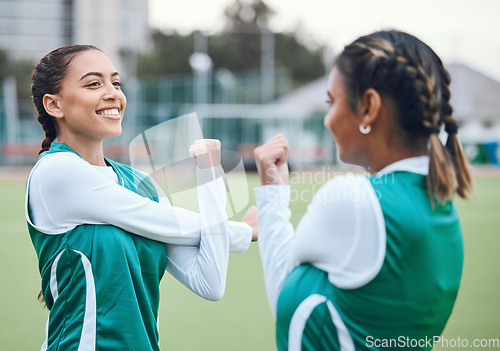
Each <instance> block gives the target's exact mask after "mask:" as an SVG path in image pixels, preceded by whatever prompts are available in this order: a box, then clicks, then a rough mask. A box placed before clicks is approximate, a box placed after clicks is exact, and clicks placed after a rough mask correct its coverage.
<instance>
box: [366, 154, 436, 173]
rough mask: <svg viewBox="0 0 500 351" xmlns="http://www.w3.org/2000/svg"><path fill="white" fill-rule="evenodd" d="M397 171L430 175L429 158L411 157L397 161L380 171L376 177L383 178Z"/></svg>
mask: <svg viewBox="0 0 500 351" xmlns="http://www.w3.org/2000/svg"><path fill="white" fill-rule="evenodd" d="M396 171H406V172H411V173H416V174H421V175H425V176H426V175H427V174H428V173H429V156H417V157H409V158H405V159H403V160H400V161H396V162H394V163H391V164H390V165H388V166H386V167H385V168H383V169H382V170H380V171H379V172H378V173H377V174H376V176H377V177H379V176H383V175H386V174H389V173H392V172H396Z"/></svg>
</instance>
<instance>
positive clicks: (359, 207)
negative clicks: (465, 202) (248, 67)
mask: <svg viewBox="0 0 500 351" xmlns="http://www.w3.org/2000/svg"><path fill="white" fill-rule="evenodd" d="M427 164H428V158H427V157H422V158H414V159H407V160H403V161H400V162H399V163H395V164H393V165H390V166H389V167H387V168H386V169H385V170H383V171H381V172H380V173H379V174H377V175H376V176H373V177H369V178H368V177H364V176H353V175H351V176H339V177H336V178H334V179H333V180H332V181H330V182H329V183H327V184H325V185H324V186H323V187H322V189H320V190H319V191H318V193H317V194H316V196H315V198H314V200H313V201H312V203H311V204H310V205H309V207H308V210H307V213H306V214H305V215H304V217H303V219H302V220H301V222H300V223H299V225H298V226H297V230H296V231H295V234H294V233H293V228H291V226H290V224H289V223H288V220H287V216H288V215H289V210H288V209H287V208H286V206H288V199H289V195H287V193H288V192H289V189H287V187H285V186H270V187H269V186H264V187H261V188H259V189H257V190H256V197H257V204H258V210H259V213H258V215H259V248H260V249H261V256H262V260H263V265H264V275H265V278H266V288H267V291H268V297H269V301H270V304H271V309H272V310H273V312H274V313H275V316H276V323H277V324H276V338H277V344H278V349H279V350H382V349H383V350H388V349H391V350H399V349H403V348H405V347H410V348H412V349H422V350H430V349H431V348H432V341H433V338H434V337H435V336H439V335H440V334H441V332H442V331H443V329H444V327H445V325H446V322H447V320H448V318H449V316H450V315H451V312H452V309H453V305H454V302H455V299H456V296H457V292H458V288H459V285H460V279H461V273H462V265H463V242H462V231H461V227H460V223H459V219H458V214H457V211H456V209H455V207H454V205H453V204H452V203H447V204H445V205H444V206H441V205H439V204H437V205H436V208H435V209H432V207H431V204H430V201H429V199H428V195H427V188H426V182H425V177H426V175H425V174H426V170H427V169H426V167H425V165H427ZM266 188H267V189H266ZM276 199H279V200H278V201H276ZM261 211H262V212H261ZM276 218H278V219H279V221H281V224H280V223H277V221H276V220H274V221H273V219H276Z"/></svg>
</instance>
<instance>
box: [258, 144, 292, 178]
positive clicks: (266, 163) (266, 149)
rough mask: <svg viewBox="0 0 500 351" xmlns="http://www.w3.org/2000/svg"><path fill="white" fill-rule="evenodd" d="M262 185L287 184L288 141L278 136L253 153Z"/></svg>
mask: <svg viewBox="0 0 500 351" xmlns="http://www.w3.org/2000/svg"><path fill="white" fill-rule="evenodd" d="M253 155H254V156H255V162H256V164H257V170H258V171H259V177H260V181H261V183H262V185H266V184H288V174H289V171H288V165H287V159H288V141H287V140H286V138H285V137H284V136H283V134H278V135H276V136H275V137H274V138H272V139H271V140H269V141H268V142H267V143H265V144H263V145H261V146H259V147H256V148H255V150H254V151H253Z"/></svg>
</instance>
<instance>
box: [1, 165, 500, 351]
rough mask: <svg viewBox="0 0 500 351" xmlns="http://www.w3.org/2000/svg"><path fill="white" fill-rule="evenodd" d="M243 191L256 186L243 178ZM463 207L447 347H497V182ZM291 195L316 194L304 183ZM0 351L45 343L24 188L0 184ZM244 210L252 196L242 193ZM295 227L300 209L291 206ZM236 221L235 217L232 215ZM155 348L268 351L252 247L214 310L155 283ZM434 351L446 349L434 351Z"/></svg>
mask: <svg viewBox="0 0 500 351" xmlns="http://www.w3.org/2000/svg"><path fill="white" fill-rule="evenodd" d="M248 180H249V187H250V188H252V187H253V186H256V185H257V184H258V179H257V177H256V175H255V174H250V175H249V178H248ZM475 185H476V191H475V194H474V196H473V198H472V199H471V200H470V201H462V200H457V206H458V209H459V212H460V215H461V220H462V225H463V229H464V236H465V266H464V273H463V280H462V285H461V288H460V292H459V296H458V299H457V303H456V305H455V309H454V312H453V314H452V316H451V318H450V320H449V322H448V325H447V327H446V330H445V332H444V334H443V337H444V338H447V339H457V338H458V337H459V338H460V339H467V340H470V342H472V340H474V339H483V338H486V339H500V294H499V290H500V255H498V252H497V248H499V247H500V178H498V177H497V178H478V179H476V180H475ZM292 187H293V188H294V189H295V190H297V193H303V194H308V195H307V197H310V196H312V193H313V192H315V191H316V190H318V188H319V184H316V183H310V182H308V181H305V182H302V183H295V184H293V186H292ZM0 194H1V200H2V201H1V203H0V228H1V229H0V233H1V236H2V239H3V240H2V245H0V267H1V268H0V274H1V275H0V281H1V282H2V285H1V288H0V301H1V307H0V349H2V350H8V351H10V350H36V349H39V348H40V346H41V344H42V343H43V341H44V338H45V322H46V318H47V313H48V312H47V310H46V309H44V308H43V307H42V305H41V304H40V303H39V302H38V301H37V299H36V296H37V294H38V292H39V290H40V277H39V275H38V269H37V260H36V255H35V251H34V249H33V247H32V245H31V242H30V239H29V235H28V232H27V228H26V223H25V220H24V180H9V181H5V180H4V181H0ZM250 197H251V202H253V192H252V191H250ZM291 208H292V212H293V213H294V216H293V218H292V222H293V223H294V224H296V223H297V222H298V220H299V219H300V217H301V216H302V214H303V213H304V212H305V210H306V208H307V202H306V201H294V202H292V204H291ZM240 216H241V215H240ZM161 290H162V293H161V306H160V335H161V338H160V343H161V348H162V349H164V350H170V351H177V350H190V351H191V350H217V351H225V350H263V351H266V350H275V349H276V347H275V344H274V321H273V319H272V316H271V312H270V310H269V307H268V302H267V298H266V293H265V287H264V279H263V275H262V266H261V263H260V257H259V252H258V247H257V244H256V243H254V244H252V245H251V248H250V249H249V251H248V252H246V253H244V254H231V256H230V261H229V272H228V279H227V288H226V294H225V296H224V298H223V299H222V300H221V301H219V302H209V301H205V300H203V299H201V298H199V297H197V296H196V295H194V294H193V293H191V292H190V291H189V290H187V289H186V288H185V287H183V286H182V285H181V284H179V283H178V282H176V281H175V280H174V279H173V278H171V277H170V276H168V274H166V275H165V277H164V279H163V281H162V283H161ZM435 349H436V350H440V349H442V350H446V349H447V348H439V347H436V348H435Z"/></svg>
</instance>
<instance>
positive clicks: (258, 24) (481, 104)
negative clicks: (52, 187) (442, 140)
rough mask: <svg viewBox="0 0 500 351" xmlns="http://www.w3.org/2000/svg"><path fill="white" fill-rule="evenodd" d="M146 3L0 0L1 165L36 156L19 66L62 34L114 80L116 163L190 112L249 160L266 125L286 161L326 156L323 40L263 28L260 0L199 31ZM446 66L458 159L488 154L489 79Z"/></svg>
mask: <svg viewBox="0 0 500 351" xmlns="http://www.w3.org/2000/svg"><path fill="white" fill-rule="evenodd" d="M96 8H99V11H95V9H96ZM148 9H149V7H148V1H142V0H107V1H105V2H102V1H98V0H85V1H84V0H51V1H48V2H42V1H30V0H16V1H14V0H1V1H0V81H1V82H0V166H18V165H31V164H33V162H34V161H35V160H36V157H37V153H38V149H39V145H40V142H41V140H42V139H43V134H42V130H41V127H40V126H39V125H38V123H36V121H35V118H36V116H35V113H34V108H33V106H32V103H31V99H30V92H29V76H30V73H31V70H32V68H33V65H34V64H35V63H36V62H37V61H38V60H39V59H40V58H41V57H42V56H43V55H44V54H46V53H47V52H49V51H50V50H52V49H54V48H56V47H59V46H62V45H66V44H71V43H90V44H94V45H96V46H98V47H99V48H101V49H102V50H103V51H104V52H105V53H106V54H108V56H109V57H110V58H111V59H112V61H113V62H114V64H115V66H116V67H117V69H118V70H119V72H120V74H121V76H122V81H123V83H124V84H125V86H124V91H125V93H126V95H127V98H128V107H127V111H126V113H125V119H124V132H123V135H122V136H120V137H119V138H116V139H113V140H110V141H108V142H107V144H106V153H107V155H108V156H109V157H112V158H115V159H117V160H119V161H122V162H125V163H127V162H128V143H129V142H130V140H132V139H133V138H134V137H135V136H136V135H138V134H139V133H141V132H142V131H144V130H146V129H148V128H150V127H152V126H154V125H156V124H158V123H161V122H164V121H166V120H169V119H171V118H175V117H177V116H181V115H183V114H187V113H190V112H197V114H198V116H199V118H200V123H201V125H202V129H203V132H204V135H205V136H206V137H210V138H219V139H221V141H222V142H223V145H224V147H225V148H227V149H230V150H235V151H238V152H240V153H241V154H242V156H243V158H244V160H245V163H246V165H247V166H248V167H253V164H252V150H253V148H254V147H255V145H257V144H259V143H262V142H264V141H266V140H267V139H269V138H270V137H271V136H272V135H274V134H276V133H277V132H282V133H284V134H285V135H286V136H287V137H288V138H289V140H290V143H291V153H290V163H291V166H292V167H297V168H303V167H317V166H320V165H324V164H332V163H335V162H337V160H336V156H335V154H336V152H335V146H334V143H333V142H332V140H331V136H330V133H329V132H328V131H327V130H326V129H325V128H324V127H323V123H322V118H323V116H324V114H325V113H326V107H327V105H326V104H325V103H324V101H325V100H326V94H325V91H326V88H327V76H326V75H327V72H328V71H329V69H330V68H331V65H332V62H333V59H334V56H335V55H334V53H333V52H332V49H330V47H329V46H325V45H323V44H319V43H318V42H317V41H316V40H315V39H314V38H313V37H311V36H307V35H305V33H304V31H303V30H301V29H300V28H296V29H295V30H292V31H289V32H273V31H272V30H271V29H270V26H269V22H270V19H271V18H272V17H273V16H274V15H275V14H276V13H275V11H274V10H273V9H272V8H270V7H269V6H268V5H267V4H266V3H265V2H264V1H262V0H254V1H234V2H233V3H230V2H228V6H227V7H226V8H225V10H224V14H223V16H222V18H223V21H222V22H223V23H222V25H221V26H220V28H219V29H218V30H214V31H204V32H202V31H197V30H193V31H192V32H190V33H178V32H176V31H175V30H172V29H170V30H160V29H157V28H156V29H155V28H152V27H151V26H150V24H149V14H148V11H149V10H148ZM109 13H113V16H109ZM447 67H448V69H449V71H450V74H451V78H452V85H451V90H452V104H453V106H454V112H455V113H454V115H455V117H456V118H457V119H458V121H459V123H460V125H461V129H462V130H461V133H460V136H461V138H462V142H463V145H464V147H465V149H466V152H467V155H468V157H469V159H470V160H471V162H473V163H477V164H492V165H498V163H499V162H498V160H499V148H498V143H499V141H500V112H499V110H498V108H497V103H496V100H497V97H498V96H499V95H500V83H499V82H497V81H495V80H494V79H492V78H490V77H488V76H487V75H485V74H483V73H480V72H478V71H476V70H474V69H472V68H471V67H468V66H467V65H464V64H461V63H456V62H455V63H450V64H448V65H447Z"/></svg>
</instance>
